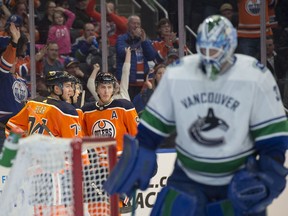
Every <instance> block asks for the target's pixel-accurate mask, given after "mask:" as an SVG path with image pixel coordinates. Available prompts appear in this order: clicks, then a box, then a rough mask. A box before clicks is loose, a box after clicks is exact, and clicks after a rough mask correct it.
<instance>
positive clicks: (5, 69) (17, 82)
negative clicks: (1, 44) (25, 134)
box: [0, 22, 30, 151]
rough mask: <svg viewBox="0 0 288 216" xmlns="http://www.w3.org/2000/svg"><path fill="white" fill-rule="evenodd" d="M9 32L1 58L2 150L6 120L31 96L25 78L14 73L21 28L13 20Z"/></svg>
mask: <svg viewBox="0 0 288 216" xmlns="http://www.w3.org/2000/svg"><path fill="white" fill-rule="evenodd" d="M8 32H9V37H10V38H12V39H11V41H10V42H9V45H8V46H7V48H6V49H5V51H4V53H3V54H2V55H1V59H0V68H1V70H0V94H1V96H0V123H1V124H0V151H1V149H2V145H3V142H4V140H5V132H4V129H5V128H4V127H5V124H6V122H7V121H8V119H9V118H11V117H12V116H14V115H16V114H17V113H18V112H19V111H20V110H21V109H22V108H23V106H24V104H25V102H26V101H27V99H28V97H29V96H30V95H29V91H28V87H27V85H26V83H25V80H23V79H22V78H21V77H20V76H19V75H18V74H16V73H12V66H13V64H14V63H15V59H16V48H17V46H18V45H17V44H18V41H19V38H20V34H21V33H20V30H19V28H17V27H16V25H15V24H14V23H13V22H11V23H10V24H9V31H8Z"/></svg>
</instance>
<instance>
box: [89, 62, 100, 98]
mask: <svg viewBox="0 0 288 216" xmlns="http://www.w3.org/2000/svg"><path fill="white" fill-rule="evenodd" d="M93 68H94V69H93V71H92V73H91V75H90V77H89V78H88V81H87V88H88V90H89V91H90V92H91V94H92V95H93V97H94V98H95V100H96V101H97V100H99V98H98V95H97V93H96V91H95V79H96V76H97V74H98V72H99V70H100V66H99V64H94V65H93Z"/></svg>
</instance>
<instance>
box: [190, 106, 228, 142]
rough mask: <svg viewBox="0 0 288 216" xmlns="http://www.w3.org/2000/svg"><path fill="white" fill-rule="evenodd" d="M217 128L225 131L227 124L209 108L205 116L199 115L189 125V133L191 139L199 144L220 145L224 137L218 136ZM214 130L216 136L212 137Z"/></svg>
mask: <svg viewBox="0 0 288 216" xmlns="http://www.w3.org/2000/svg"><path fill="white" fill-rule="evenodd" d="M219 129H220V130H222V131H224V132H225V131H227V130H228V129H229V126H228V124H227V123H226V122H225V121H224V120H223V119H220V118H218V117H217V116H215V114H214V110H213V109H212V108H209V109H208V113H207V116H205V117H199V118H198V119H197V120H196V121H195V122H194V123H193V124H192V125H191V127H190V128H189V134H190V136H191V138H192V139H193V140H195V141H196V142H197V143H199V144H201V145H209V146H216V145H222V144H224V143H225V139H224V137H223V136H220V137H219ZM216 130H217V133H216V134H217V136H218V137H213V134H214V131H216ZM208 136H209V137H210V138H209V137H208Z"/></svg>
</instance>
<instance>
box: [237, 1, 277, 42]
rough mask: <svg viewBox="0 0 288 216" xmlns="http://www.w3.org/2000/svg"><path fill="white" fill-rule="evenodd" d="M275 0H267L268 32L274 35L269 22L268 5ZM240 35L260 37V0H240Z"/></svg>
mask: <svg viewBox="0 0 288 216" xmlns="http://www.w3.org/2000/svg"><path fill="white" fill-rule="evenodd" d="M273 1H274V0H266V10H265V13H266V34H267V35H272V29H271V26H270V23H269V16H268V6H269V5H270V4H272V3H273ZM238 13H239V23H238V37H243V38H259V37H260V33H261V31H260V0H238Z"/></svg>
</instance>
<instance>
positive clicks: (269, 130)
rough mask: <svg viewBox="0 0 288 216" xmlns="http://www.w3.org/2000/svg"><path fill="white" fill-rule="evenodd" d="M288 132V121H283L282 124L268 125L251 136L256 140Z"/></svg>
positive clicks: (253, 132) (254, 131)
mask: <svg viewBox="0 0 288 216" xmlns="http://www.w3.org/2000/svg"><path fill="white" fill-rule="evenodd" d="M287 131H288V121H286V120H285V121H281V122H277V123H274V124H271V125H268V126H266V127H263V128H260V129H257V130H252V131H251V135H252V137H253V139H254V140H256V139H258V138H259V137H262V136H267V135H270V134H277V133H281V132H287Z"/></svg>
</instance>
